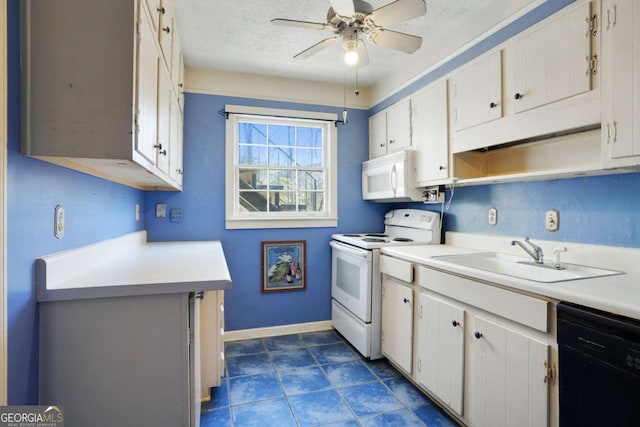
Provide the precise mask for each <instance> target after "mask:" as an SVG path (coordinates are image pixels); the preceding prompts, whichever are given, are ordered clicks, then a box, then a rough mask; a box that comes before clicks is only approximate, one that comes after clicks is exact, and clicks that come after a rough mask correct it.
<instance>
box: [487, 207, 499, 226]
mask: <svg viewBox="0 0 640 427" xmlns="http://www.w3.org/2000/svg"><path fill="white" fill-rule="evenodd" d="M487 220H488V221H489V225H496V224H497V223H498V209H497V208H489V213H488V214H487Z"/></svg>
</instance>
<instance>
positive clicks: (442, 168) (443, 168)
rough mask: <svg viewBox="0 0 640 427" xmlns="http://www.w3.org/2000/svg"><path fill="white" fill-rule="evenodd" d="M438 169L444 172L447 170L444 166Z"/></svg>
mask: <svg viewBox="0 0 640 427" xmlns="http://www.w3.org/2000/svg"><path fill="white" fill-rule="evenodd" d="M438 169H440V170H441V171H443V170H445V169H446V167H444V166H442V165H441V166H440V167H439V168H438Z"/></svg>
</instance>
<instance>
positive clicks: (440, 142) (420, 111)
mask: <svg viewBox="0 0 640 427" xmlns="http://www.w3.org/2000/svg"><path fill="white" fill-rule="evenodd" d="M411 107H412V108H411V128H412V129H411V140H412V143H413V145H414V147H415V148H416V150H417V158H416V186H417V187H418V186H426V185H431V184H434V183H438V182H439V181H444V180H446V179H447V178H448V177H449V122H448V108H447V81H446V80H442V81H439V82H437V83H434V84H432V85H429V86H428V87H427V88H425V89H423V90H421V91H420V92H418V93H416V94H415V95H413V97H412V98H411Z"/></svg>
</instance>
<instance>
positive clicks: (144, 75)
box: [135, 14, 159, 164]
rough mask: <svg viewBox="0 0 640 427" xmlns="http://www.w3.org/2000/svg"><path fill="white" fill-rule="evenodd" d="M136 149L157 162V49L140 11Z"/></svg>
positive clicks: (146, 19) (147, 24)
mask: <svg viewBox="0 0 640 427" xmlns="http://www.w3.org/2000/svg"><path fill="white" fill-rule="evenodd" d="M138 16H139V18H138V19H139V23H138V57H137V60H138V63H137V65H138V81H137V96H136V103H137V108H136V110H137V117H136V139H135V141H136V151H137V152H138V153H140V154H141V155H142V156H144V157H145V158H146V159H147V160H148V161H149V162H150V163H152V164H155V162H156V148H155V145H156V139H157V114H158V69H159V67H158V65H159V57H158V49H157V47H156V42H155V34H154V33H153V30H152V29H151V24H150V23H149V19H148V18H147V16H146V14H139V15H138Z"/></svg>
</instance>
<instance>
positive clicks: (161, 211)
mask: <svg viewBox="0 0 640 427" xmlns="http://www.w3.org/2000/svg"><path fill="white" fill-rule="evenodd" d="M166 217H167V204H166V203H156V218H166Z"/></svg>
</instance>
